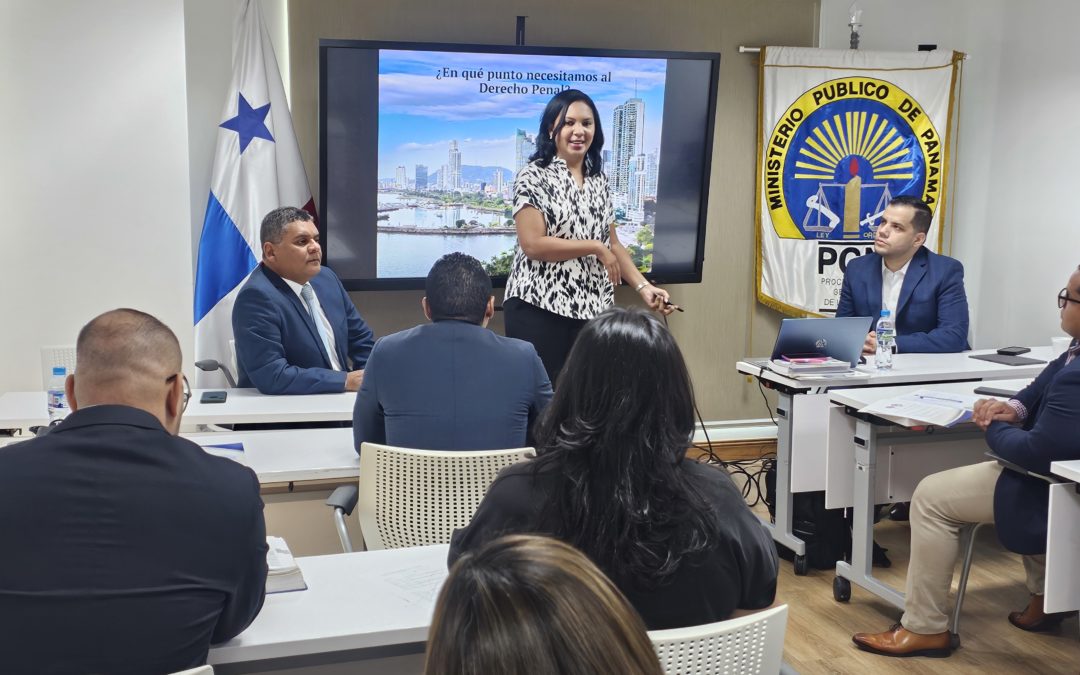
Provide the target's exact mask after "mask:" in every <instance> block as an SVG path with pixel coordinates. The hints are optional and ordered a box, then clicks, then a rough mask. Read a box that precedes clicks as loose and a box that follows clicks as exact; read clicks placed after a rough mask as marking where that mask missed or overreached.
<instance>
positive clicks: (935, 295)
mask: <svg viewBox="0 0 1080 675" xmlns="http://www.w3.org/2000/svg"><path fill="white" fill-rule="evenodd" d="M836 316H870V317H873V318H874V321H875V322H876V321H877V320H878V317H880V316H881V256H880V255H878V254H877V253H867V254H866V255H863V256H860V257H858V258H855V259H854V260H852V261H851V262H849V263H848V264H847V270H846V271H845V272H844V283H843V285H842V286H841V287H840V303H839V305H837V308H836ZM894 321H895V326H896V349H897V351H899V352H901V353H918V352H962V351H964V350H965V349H967V348H968V344H967V334H968V304H967V294H966V293H965V292H964V266H963V265H961V264H960V261H958V260H955V259H953V258H950V257H948V256H944V255H938V254H936V253H932V252H930V251H929V250H927V249H926V247H924V246H920V247H919V250H918V251H916V252H915V257H913V258H912V259H911V264H910V265H908V271H907V274H906V275H904V285H903V286H901V287H900V299H899V301H898V302H897V306H896V316H895V317H894Z"/></svg>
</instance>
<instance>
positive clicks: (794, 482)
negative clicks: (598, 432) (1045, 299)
mask: <svg viewBox="0 0 1080 675" xmlns="http://www.w3.org/2000/svg"><path fill="white" fill-rule="evenodd" d="M994 351H995V350H993V349H984V350H978V351H970V352H963V353H959V354H897V355H895V356H894V357H893V367H892V370H889V371H884V372H878V371H877V370H875V369H874V367H873V365H868V366H860V367H859V370H858V372H859V376H856V377H837V376H826V377H822V378H814V379H795V378H791V377H788V376H785V375H780V374H778V373H774V372H772V371H769V370H762V368H760V367H759V366H757V365H755V364H753V363H749V362H747V361H739V362H738V363H736V364H735V368H736V370H737V371H738V372H740V373H743V374H745V375H750V376H751V377H755V378H758V379H759V380H760V381H761V382H762V383H763V384H764V385H765V386H767V387H769V388H770V389H775V390H776V391H777V393H778V395H779V400H778V403H777V406H776V417H777V427H778V428H777V433H776V507H775V511H776V517H775V523H766V525H767V526H768V527H769V529H770V531H771V532H772V536H773V539H774V540H775V541H776V542H778V543H780V544H782V545H783V546H786V547H787V548H789V549H791V550H792V551H794V552H795V573H796V574H806V555H805V554H806V544H805V542H803V540H802V539H799V538H798V537H796V536H795V535H794V534H793V533H792V524H793V523H792V494H793V493H795V492H810V491H814V490H824V489H825V477H826V473H825V462H826V456H827V452H828V408H829V402H828V397H827V396H826V394H827V392H829V391H832V390H835V389H841V388H853V387H860V388H861V387H876V386H883V385H899V384H914V383H920V384H931V383H937V382H957V381H979V380H1000V379H1007V378H1031V377H1034V376H1035V375H1037V374H1038V373H1039V372H1040V371H1042V369H1043V368H1044V367H1045V366H1046V364H1045V363H1040V364H1033V365H1026V366H1005V365H1002V364H999V363H991V362H989V361H980V360H978V359H972V358H969V356H970V355H973V354H993V353H994ZM1024 356H1028V357H1031V358H1035V359H1041V360H1043V361H1047V362H1048V361H1050V360H1051V359H1052V358H1053V353H1052V352H1051V349H1050V347H1048V346H1047V347H1033V348H1032V349H1031V352H1030V353H1028V354H1025V355H1024ZM796 437H797V438H798V444H797V445H798V447H795V446H796V443H795V438H796Z"/></svg>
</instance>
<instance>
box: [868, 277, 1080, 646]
mask: <svg viewBox="0 0 1080 675" xmlns="http://www.w3.org/2000/svg"><path fill="white" fill-rule="evenodd" d="M1058 307H1060V308H1061V327H1062V329H1064V331H1065V332H1066V333H1068V334H1069V335H1071V336H1072V337H1073V341H1072V345H1071V346H1070V347H1069V350H1068V351H1067V352H1066V353H1065V354H1062V355H1061V356H1060V357H1058V358H1057V359H1056V360H1054V361H1052V362H1051V363H1050V364H1049V365H1047V366H1046V369H1045V370H1043V372H1042V373H1041V374H1040V375H1039V376H1038V377H1037V378H1035V381H1034V382H1032V383H1031V384H1030V385H1028V386H1027V387H1025V388H1024V389H1023V390H1022V391H1021V392H1020V393H1018V394H1017V395H1016V398H1014V399H1013V400H1010V401H1008V402H1004V401H998V400H992V399H984V400H981V401H979V402H978V403H976V405H975V423H976V424H978V425H979V426H980V427H982V428H983V429H985V430H986V444H987V445H988V446H990V449H991V450H992V451H993V452H994V454H996V455H997V456H999V457H1001V458H1002V459H1003V460H1005V461H1007V462H1008V463H1010V464H1011V465H1014V467H1015V468H1016V469H1020V470H1022V471H1025V472H1026V471H1030V472H1034V473H1038V474H1042V475H1047V474H1049V473H1050V463H1051V462H1057V461H1063V460H1074V459H1080V359H1078V358H1076V357H1077V355H1078V354H1080V269H1078V270H1077V271H1075V272H1073V274H1072V276H1071V277H1069V284H1068V286H1066V287H1065V288H1064V289H1062V291H1061V294H1060V295H1058ZM1016 425H1019V426H1016ZM1048 503H1049V485H1048V484H1047V483H1046V482H1045V481H1043V480H1041V479H1039V478H1034V477H1032V476H1029V475H1027V473H1021V472H1020V471H1018V470H1014V469H1013V468H1009V467H1003V466H1002V465H1001V464H999V463H998V462H996V461H995V462H983V463H980V464H975V465H972V466H964V467H959V468H956V469H950V470H948V471H942V472H941V473H936V474H934V475H932V476H927V477H926V478H924V479H923V480H922V481H921V482H920V483H919V486H918V487H917V488H916V489H915V494H914V496H912V498H911V562H910V565H909V566H908V571H907V593H906V595H905V596H904V597H905V605H906V611H905V612H904V616H903V618H901V620H900V623H898V624H896V625H895V626H894V627H893V628H891V629H889V630H887V631H885V632H883V633H875V634H870V633H857V634H855V636H854V641H855V644H856V645H858V646H859V647H860V648H862V649H865V650H867V651H871V652H876V653H879V654H884V655H886V656H914V655H918V654H921V655H932V656H945V655H948V654H949V652H950V651H951V645H950V639H949V631H948V623H949V618H948V600H949V586H950V585H951V583H952V573H953V566H954V565H955V563H956V556H957V553H958V550H959V531H960V528H961V527H963V526H964V525H966V524H968V523H987V522H992V523H994V524H995V525H996V529H997V534H998V539H1000V540H1001V543H1002V544H1003V545H1004V546H1005V548H1007V549H1009V550H1011V551H1014V552H1016V553H1020V554H1022V555H1023V556H1024V569H1025V571H1026V573H1027V588H1028V591H1029V592H1030V593H1031V599H1030V601H1029V602H1028V606H1027V608H1025V609H1024V610H1022V611H1019V612H1013V613H1011V614H1010V615H1009V621H1010V622H1011V623H1012V624H1013V625H1014V626H1016V627H1017V628H1020V629H1022V630H1028V631H1040V630H1046V629H1048V628H1053V627H1054V626H1056V625H1057V624H1059V623H1060V622H1061V620H1062V619H1063V618H1064V615H1062V614H1046V613H1044V612H1043V596H1042V593H1043V586H1044V576H1045V571H1046V560H1045V557H1046V556H1045V555H1044V554H1045V551H1046V519H1047V508H1048Z"/></svg>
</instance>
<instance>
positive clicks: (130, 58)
mask: <svg viewBox="0 0 1080 675" xmlns="http://www.w3.org/2000/svg"><path fill="white" fill-rule="evenodd" d="M183 19H184V17H183V5H182V3H181V2H180V0H99V1H96V2H82V1H80V0H6V1H5V2H3V3H0V82H2V83H3V85H2V87H3V105H0V129H2V130H3V132H2V133H0V203H3V204H4V206H5V209H4V211H5V213H4V216H3V218H2V219H0V223H2V225H0V228H2V230H0V231H2V233H3V238H2V244H0V282H2V288H3V290H2V295H0V298H2V299H0V359H2V360H0V364H2V365H0V392H4V391H11V390H22V389H40V388H41V375H40V366H39V354H38V348H39V346H41V345H48V344H73V343H74V341H75V336H76V334H77V332H78V330H79V328H80V327H81V326H82V325H83V324H84V323H85V322H86V321H87V320H89V319H90V318H92V317H93V316H95V315H96V314H98V313H100V312H102V311H104V310H107V309H111V308H114V307H118V306H129V307H135V308H138V309H142V310H144V311H148V312H150V313H152V314H154V315H156V316H157V317H159V318H160V319H162V320H163V321H164V322H165V323H167V324H168V325H169V326H170V327H171V328H172V329H173V330H174V331H176V333H177V335H178V337H179V338H180V343H181V346H182V348H183V349H184V351H185V353H187V354H189V353H190V352H191V345H192V337H191V334H192V331H191V317H192V309H191V304H192V303H191V280H192V274H191V244H190V237H191V227H190V222H191V219H190V207H189V201H188V145H187V116H186V93H185V91H186V87H185V76H184V67H185V65H184V20H183Z"/></svg>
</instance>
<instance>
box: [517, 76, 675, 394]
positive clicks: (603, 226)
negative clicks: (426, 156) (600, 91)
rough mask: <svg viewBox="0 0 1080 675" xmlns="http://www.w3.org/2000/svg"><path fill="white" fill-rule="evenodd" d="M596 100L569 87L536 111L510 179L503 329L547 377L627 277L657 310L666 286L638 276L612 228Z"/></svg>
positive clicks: (663, 309)
mask: <svg viewBox="0 0 1080 675" xmlns="http://www.w3.org/2000/svg"><path fill="white" fill-rule="evenodd" d="M603 147H604V132H603V129H602V127H601V124H600V114H599V112H598V111H597V109H596V104H595V103H593V101H592V99H591V98H589V97H588V96H587V95H586V94H585V93H583V92H581V91H578V90H577V89H568V90H566V91H562V92H559V93H558V94H556V95H555V96H554V97H553V98H552V99H551V101H549V102H548V104H547V107H546V108H545V109H544V113H543V115H542V116H541V117H540V129H539V130H538V131H537V135H536V152H534V153H533V154H532V156H531V157H529V164H527V165H525V167H524V168H522V169H521V171H520V172H518V175H517V177H516V178H515V179H514V225H515V226H516V227H517V237H518V248H517V252H516V253H515V255H514V262H513V265H512V266H511V269H510V276H509V278H508V279H507V281H506V294H505V301H504V302H503V309H504V310H505V324H506V335H507V336H508V337H513V338H519V339H521V340H525V341H526V342H531V343H532V344H533V346H535V347H536V352H537V354H539V355H540V360H541V361H543V363H544V368H545V369H546V370H547V373H548V378H549V379H550V380H551V383H552V384H553V385H554V384H556V382H555V379H556V376H557V375H558V374H559V370H560V369H561V368H562V365H563V362H564V361H565V360H566V355H567V353H568V352H569V351H570V346H571V345H573V344H574V338H575V337H576V336H577V334H578V331H580V330H581V327H582V326H583V325H584V324H585V322H586V321H587V320H589V319H591V318H593V317H594V316H596V315H597V314H599V313H600V312H602V311H604V310H605V309H607V308H608V307H610V306H611V305H613V304H614V303H615V291H614V288H615V286H618V285H619V284H620V283H622V282H623V281H625V282H626V283H627V284H630V285H631V286H633V287H634V290H636V291H637V292H638V293H639V294H640V295H641V298H642V300H644V301H645V304H647V305H648V306H650V307H651V308H653V309H655V310H657V311H659V312H662V313H664V314H669V313H671V311H672V309H673V307H672V306H671V305H668V304H665V303H667V302H669V301H670V298H669V296H668V293H667V291H665V290H663V289H660V288H657V287H655V286H653V285H652V284H650V283H649V282H648V281H646V280H645V277H644V276H643V275H642V274H641V272H640V271H638V269H637V267H636V266H635V265H634V262H633V260H632V259H631V258H630V254H629V253H628V252H627V250H626V248H625V247H624V246H623V245H622V243H620V242H619V237H618V235H617V234H616V231H615V210H614V208H613V207H612V204H611V195H610V193H609V191H608V181H607V177H606V176H605V175H604V173H603V160H602V159H601V156H602V155H601V151H602V150H603Z"/></svg>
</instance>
